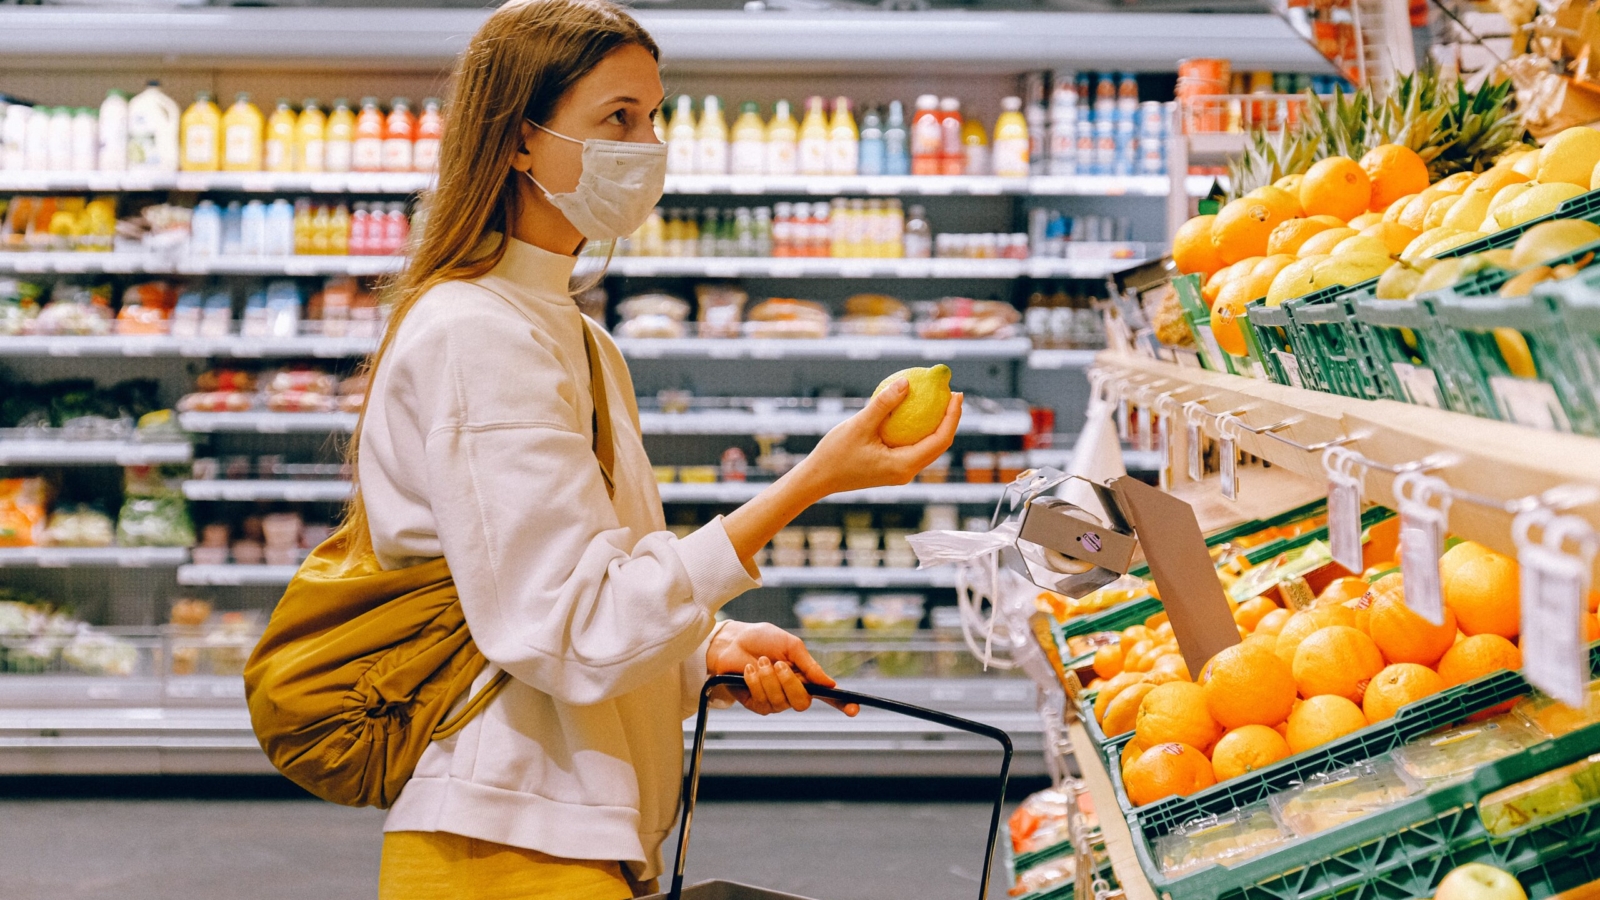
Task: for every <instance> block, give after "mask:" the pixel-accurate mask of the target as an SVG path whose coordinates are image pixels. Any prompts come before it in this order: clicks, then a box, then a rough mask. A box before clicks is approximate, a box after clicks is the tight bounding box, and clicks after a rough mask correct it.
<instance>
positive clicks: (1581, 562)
mask: <svg viewBox="0 0 1600 900" xmlns="http://www.w3.org/2000/svg"><path fill="white" fill-rule="evenodd" d="M1535 526H1541V527H1542V531H1543V539H1542V540H1540V541H1537V542H1536V541H1533V540H1532V539H1531V538H1530V537H1529V531H1530V530H1531V529H1532V528H1533V527H1535ZM1511 533H1512V538H1513V540H1515V541H1516V544H1517V563H1518V565H1519V566H1520V567H1521V569H1522V584H1521V587H1522V667H1523V672H1524V673H1525V674H1526V675H1527V678H1528V682H1529V683H1530V684H1532V685H1533V686H1534V687H1536V688H1539V689H1540V690H1542V691H1544V692H1545V693H1546V694H1549V695H1550V696H1551V697H1554V698H1555V699H1557V700H1559V701H1561V702H1562V703H1565V704H1566V705H1568V706H1572V707H1579V708H1581V707H1582V706H1583V705H1584V703H1585V702H1586V695H1587V693H1588V687H1589V654H1588V642H1587V641H1586V640H1585V637H1586V636H1587V634H1586V630H1587V629H1586V623H1585V621H1584V619H1585V615H1584V614H1585V613H1586V612H1587V611H1588V605H1587V603H1585V600H1586V599H1587V598H1588V596H1589V573H1590V572H1592V571H1593V567H1594V557H1595V550H1596V549H1597V547H1600V539H1597V538H1596V536H1595V532H1594V529H1593V528H1592V527H1591V526H1590V525H1589V523H1588V522H1586V521H1584V520H1583V519H1581V518H1578V517H1577V516H1555V515H1553V514H1552V513H1551V512H1550V511H1549V510H1546V509H1535V510H1531V511H1528V512H1524V513H1521V514H1520V515H1518V516H1517V518H1516V519H1515V520H1514V521H1513V522H1512V525H1511ZM1569 543H1570V544H1571V545H1573V546H1574V547H1575V548H1576V552H1575V553H1568V552H1566V551H1565V550H1564V549H1563V547H1564V546H1566V545H1567V544H1569Z"/></svg>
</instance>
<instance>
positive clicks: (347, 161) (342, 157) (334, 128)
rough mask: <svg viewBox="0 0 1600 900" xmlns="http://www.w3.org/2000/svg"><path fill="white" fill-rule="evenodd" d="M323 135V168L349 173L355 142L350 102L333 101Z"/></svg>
mask: <svg viewBox="0 0 1600 900" xmlns="http://www.w3.org/2000/svg"><path fill="white" fill-rule="evenodd" d="M323 135H324V137H323V151H322V152H323V154H324V157H323V166H324V168H326V169H327V170H328V171H329V172H348V171H350V165H351V162H352V160H353V159H354V157H355V140H356V114H355V113H353V112H351V111H350V101H348V100H346V99H344V98H343V97H340V98H339V99H337V100H335V101H333V112H331V113H329V114H328V127H327V129H326V130H325V131H324V132H323Z"/></svg>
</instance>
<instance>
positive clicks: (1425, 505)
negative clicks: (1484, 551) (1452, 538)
mask: <svg viewBox="0 0 1600 900" xmlns="http://www.w3.org/2000/svg"><path fill="white" fill-rule="evenodd" d="M1448 489H1449V485H1447V484H1446V483H1445V482H1444V481H1443V480H1441V479H1438V478H1433V477H1430V476H1428V475H1424V474H1422V473H1421V472H1405V473H1403V474H1401V475H1400V477H1398V478H1396V479H1395V480H1394V493H1395V496H1396V497H1397V498H1399V500H1400V503H1399V506H1400V574H1401V575H1402V576H1403V577H1404V578H1405V585H1406V590H1405V600H1406V606H1409V607H1411V609H1412V611H1414V612H1415V613H1416V614H1417V615H1419V616H1421V617H1423V618H1424V619H1427V620H1428V621H1429V622H1432V623H1433V624H1435V625H1441V624H1443V623H1444V594H1443V592H1442V591H1441V590H1440V587H1439V555H1440V554H1441V553H1442V552H1443V551H1444V536H1445V533H1446V530H1447V529H1448V527H1449V523H1450V494H1449V493H1448ZM1435 499H1437V501H1438V504H1439V505H1438V506H1434V505H1433V502H1432V501H1433V500H1435Z"/></svg>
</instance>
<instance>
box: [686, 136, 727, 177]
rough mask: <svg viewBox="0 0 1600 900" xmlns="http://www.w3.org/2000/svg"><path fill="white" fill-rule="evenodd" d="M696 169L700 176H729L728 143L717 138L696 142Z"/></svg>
mask: <svg viewBox="0 0 1600 900" xmlns="http://www.w3.org/2000/svg"><path fill="white" fill-rule="evenodd" d="M694 169H695V173H696V174H699V175H726V174H728V142H727V141H723V140H719V139H717V138H703V139H701V140H698V141H695V166H694Z"/></svg>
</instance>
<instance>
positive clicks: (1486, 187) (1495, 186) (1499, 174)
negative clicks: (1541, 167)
mask: <svg viewBox="0 0 1600 900" xmlns="http://www.w3.org/2000/svg"><path fill="white" fill-rule="evenodd" d="M1527 180H1528V176H1526V175H1524V174H1522V173H1521V172H1518V171H1517V170H1516V169H1513V168H1511V167H1510V166H1495V167H1494V168H1492V169H1490V170H1489V171H1487V172H1484V173H1483V174H1481V175H1479V176H1478V177H1477V178H1474V179H1472V186H1471V187H1469V188H1467V194H1468V195H1471V194H1488V195H1489V196H1491V197H1493V196H1494V195H1495V192H1496V191H1498V190H1500V189H1501V188H1503V187H1505V186H1506V185H1508V184H1520V183H1521V182H1524V181H1527Z"/></svg>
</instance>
